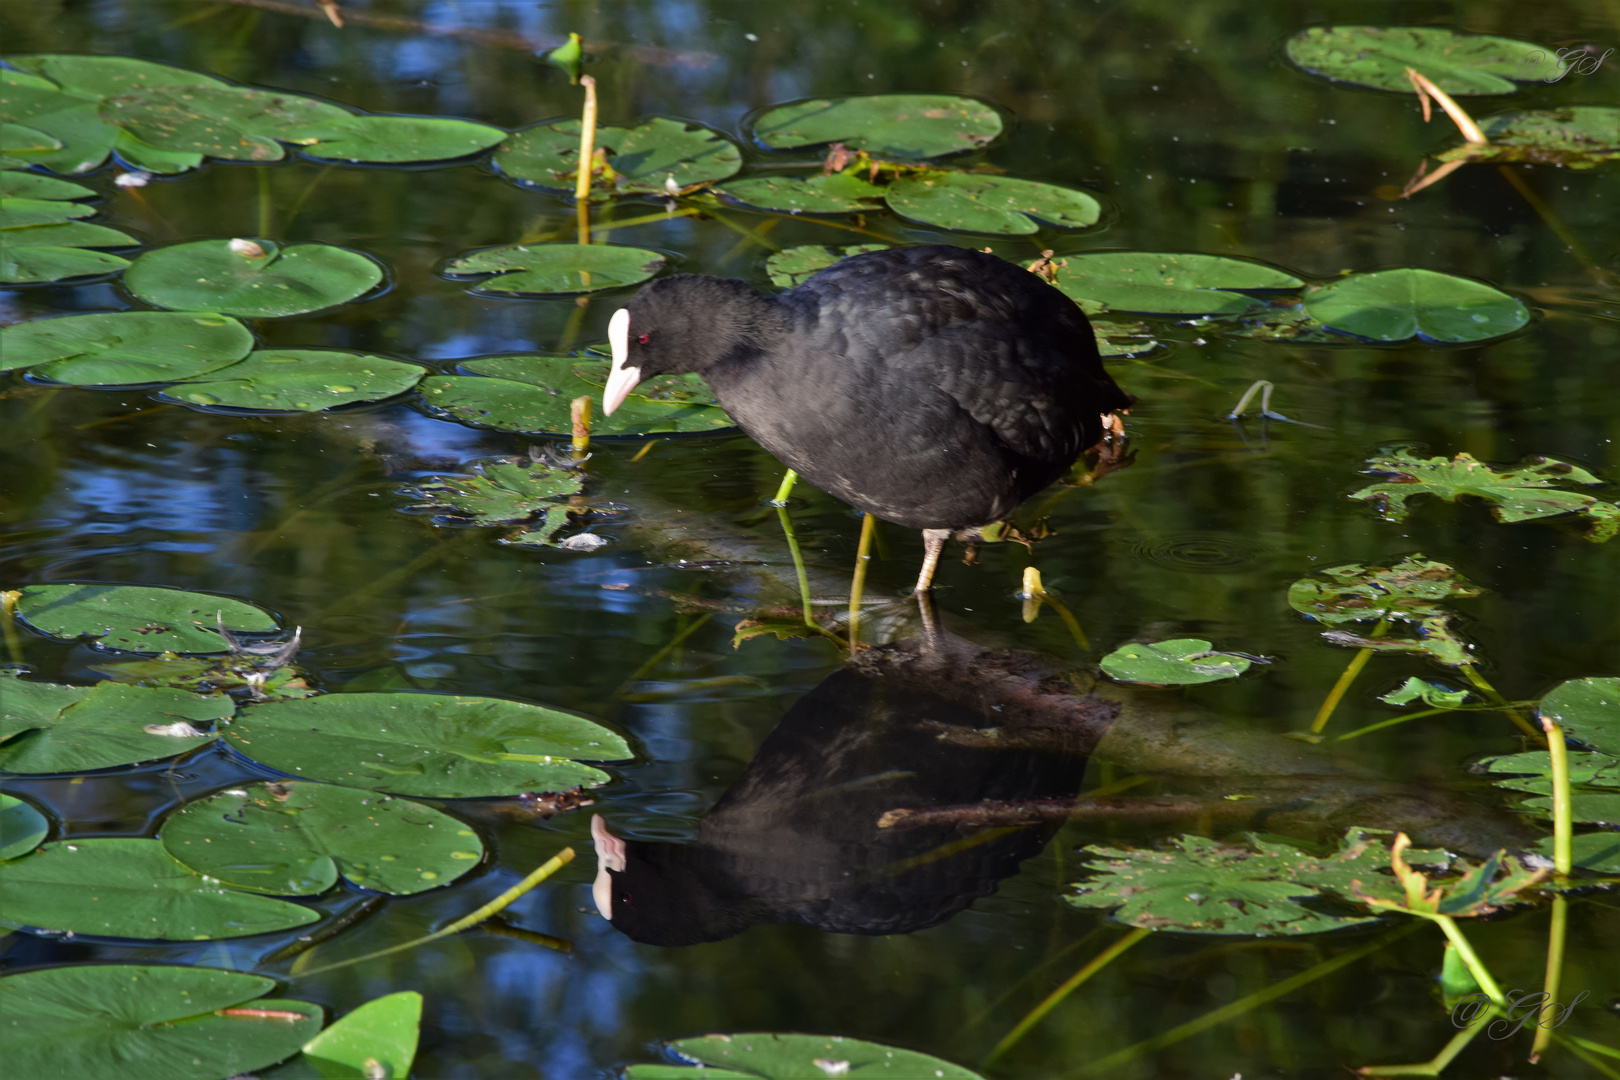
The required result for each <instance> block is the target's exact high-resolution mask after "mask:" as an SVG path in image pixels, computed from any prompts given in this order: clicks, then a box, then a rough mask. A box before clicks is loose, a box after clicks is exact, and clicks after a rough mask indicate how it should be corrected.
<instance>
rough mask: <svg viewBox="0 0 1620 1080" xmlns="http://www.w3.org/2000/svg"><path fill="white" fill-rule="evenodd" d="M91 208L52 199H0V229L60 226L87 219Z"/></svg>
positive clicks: (19, 197)
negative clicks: (63, 223)
mask: <svg viewBox="0 0 1620 1080" xmlns="http://www.w3.org/2000/svg"><path fill="white" fill-rule="evenodd" d="M95 212H96V208H95V207H93V206H85V205H84V204H82V203H75V202H65V201H62V200H53V199H30V198H26V197H21V196H14V197H8V198H3V199H0V229H6V230H11V229H20V228H24V227H26V226H29V225H60V224H61V223H62V222H64V221H70V220H72V219H73V218H82V217H89V216H90V215H91V214H94V213H95Z"/></svg>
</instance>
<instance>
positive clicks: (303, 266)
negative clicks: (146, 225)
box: [124, 240, 383, 318]
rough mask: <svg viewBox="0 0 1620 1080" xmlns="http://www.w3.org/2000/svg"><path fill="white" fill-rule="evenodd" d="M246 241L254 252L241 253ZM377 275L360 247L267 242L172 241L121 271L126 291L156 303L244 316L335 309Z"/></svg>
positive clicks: (376, 281)
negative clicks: (348, 247)
mask: <svg viewBox="0 0 1620 1080" xmlns="http://www.w3.org/2000/svg"><path fill="white" fill-rule="evenodd" d="M232 245H235V247H236V248H237V249H238V250H232ZM248 245H251V248H252V250H248V251H247V253H246V254H239V253H238V251H239V250H243V249H245V248H247V247H248ZM255 252H256V253H255ZM382 279H383V272H382V267H381V266H379V265H377V263H376V261H374V260H373V259H371V258H370V257H369V256H366V255H362V254H360V253H359V252H358V251H350V250H348V249H347V248H340V247H334V246H332V245H331V244H315V243H310V244H294V245H291V246H288V247H282V246H280V245H278V244H274V243H272V242H270V241H269V240H260V241H246V242H244V241H235V240H195V241H193V242H191V243H189V244H173V245H171V246H169V247H166V248H158V249H156V250H154V251H148V252H146V253H145V254H143V255H142V256H141V257H140V258H138V259H136V260H135V265H133V266H131V267H130V268H129V270H128V271H127V272H126V273H125V274H124V284H125V285H126V286H127V287H128V288H129V291H130V292H132V293H134V294H135V295H136V296H138V297H140V298H141V299H142V300H145V301H146V302H147V303H149V304H152V305H154V306H156V307H165V308H174V309H177V310H180V311H219V312H223V313H225V314H227V315H241V316H244V317H246V318H280V317H282V316H286V315H303V314H306V313H308V312H311V311H320V310H323V309H325V308H329V307H335V306H337V305H338V304H342V303H346V302H348V301H350V300H353V299H354V298H355V297H357V296H360V295H361V294H363V293H365V292H367V291H369V290H370V289H373V288H375V287H376V286H377V285H379V284H381V282H382Z"/></svg>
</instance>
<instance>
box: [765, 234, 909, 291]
mask: <svg viewBox="0 0 1620 1080" xmlns="http://www.w3.org/2000/svg"><path fill="white" fill-rule="evenodd" d="M889 246H890V245H888V244H851V245H849V246H847V247H831V246H829V245H826V244H802V245H800V246H799V247H790V248H788V249H786V250H785V251H778V252H777V253H776V254H775V255H772V256H771V257H770V258H769V259H766V260H765V272H766V273H767V274H769V275H770V278H771V284H773V285H775V286H776V287H777V288H779V289H792V288H795V287H797V286H799V285H802V284H804V282H805V279H807V278H809V277H810V275H812V274H815V273H817V272H819V271H822V270H825V269H827V267H829V266H832V265H833V264H834V263H839V262H843V261H844V260H845V259H847V258H849V257H850V256H851V255H861V254H864V253H866V252H868V251H885V250H887V249H888V248H889Z"/></svg>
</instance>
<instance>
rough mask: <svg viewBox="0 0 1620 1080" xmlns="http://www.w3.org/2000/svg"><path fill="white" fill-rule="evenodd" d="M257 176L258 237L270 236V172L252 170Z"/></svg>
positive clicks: (265, 169) (266, 170) (264, 169)
mask: <svg viewBox="0 0 1620 1080" xmlns="http://www.w3.org/2000/svg"><path fill="white" fill-rule="evenodd" d="M254 171H255V172H256V173H258V176H259V235H260V236H269V235H270V170H269V169H267V168H265V167H264V166H262V165H261V166H259V167H258V168H257V169H255V170H254Z"/></svg>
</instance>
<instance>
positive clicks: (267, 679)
mask: <svg viewBox="0 0 1620 1080" xmlns="http://www.w3.org/2000/svg"><path fill="white" fill-rule="evenodd" d="M275 644H276V643H268V644H265V643H261V644H259V645H256V646H254V648H255V649H262V648H266V647H269V648H272V649H273V648H274V647H275ZM271 659H272V657H271V656H263V655H256V654H255V653H231V654H229V655H227V656H214V657H210V658H207V659H197V658H192V657H184V656H179V655H177V654H175V653H171V652H166V653H159V654H158V655H157V656H156V657H154V658H152V659H150V660H124V661H119V662H117V663H112V664H91V665H90V670H91V671H94V672H98V673H100V674H103V675H106V676H107V677H108V678H110V679H113V680H115V681H117V682H124V683H132V684H134V685H136V686H167V687H172V688H174V689H176V690H190V691H192V692H193V693H198V692H202V693H216V692H218V691H222V690H223V691H230V690H250V691H251V692H252V695H253V700H255V701H279V700H281V699H282V698H301V697H309V696H310V695H311V694H313V693H315V691H314V690H312V689H310V687H309V684H308V683H306V682H305V681H304V676H303V673H302V672H301V671H299V670H298V669H297V668H296V667H293V666H291V665H286V666H282V667H272V666H270V665H269V663H268V661H269V660H271Z"/></svg>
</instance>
